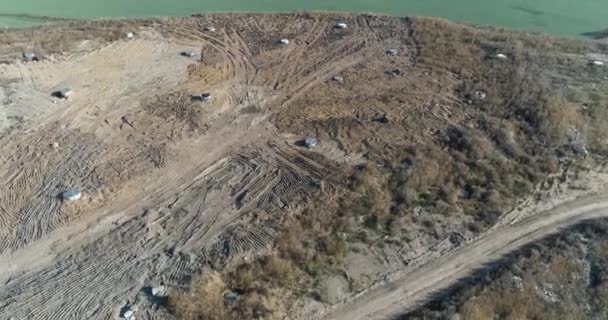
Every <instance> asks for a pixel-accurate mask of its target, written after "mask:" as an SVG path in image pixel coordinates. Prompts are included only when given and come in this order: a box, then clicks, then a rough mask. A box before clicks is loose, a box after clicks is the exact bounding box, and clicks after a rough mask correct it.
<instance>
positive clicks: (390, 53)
mask: <svg viewBox="0 0 608 320" xmlns="http://www.w3.org/2000/svg"><path fill="white" fill-rule="evenodd" d="M386 54H388V55H389V56H396V55H398V54H399V51H397V50H395V49H390V50H387V51H386Z"/></svg>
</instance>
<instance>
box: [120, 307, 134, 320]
mask: <svg viewBox="0 0 608 320" xmlns="http://www.w3.org/2000/svg"><path fill="white" fill-rule="evenodd" d="M122 318H123V319H127V320H135V311H133V310H131V309H127V310H126V311H125V312H124V313H123V314H122Z"/></svg>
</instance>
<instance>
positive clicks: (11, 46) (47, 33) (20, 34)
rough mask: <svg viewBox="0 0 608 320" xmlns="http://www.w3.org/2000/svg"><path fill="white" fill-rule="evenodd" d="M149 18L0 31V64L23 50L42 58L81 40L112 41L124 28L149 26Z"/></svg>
mask: <svg viewBox="0 0 608 320" xmlns="http://www.w3.org/2000/svg"><path fill="white" fill-rule="evenodd" d="M154 22H155V21H154V20H152V19H140V20H133V19H129V20H98V21H66V22H58V23H55V24H52V25H46V26H40V27H34V28H27V29H17V30H13V29H5V30H0V44H8V45H7V46H4V45H0V63H2V62H10V61H11V60H14V59H19V58H21V54H22V52H23V51H24V50H32V51H34V52H35V53H36V54H37V56H38V57H41V58H44V57H46V56H49V55H52V54H62V53H65V52H71V51H73V50H74V49H76V48H77V46H78V45H79V44H80V43H81V42H82V41H84V40H88V41H92V42H95V43H97V44H98V45H99V44H103V43H107V42H111V41H116V40H118V39H120V38H121V37H123V36H124V34H125V33H126V32H128V31H136V29H137V28H138V27H141V26H149V25H151V24H152V23H154Z"/></svg>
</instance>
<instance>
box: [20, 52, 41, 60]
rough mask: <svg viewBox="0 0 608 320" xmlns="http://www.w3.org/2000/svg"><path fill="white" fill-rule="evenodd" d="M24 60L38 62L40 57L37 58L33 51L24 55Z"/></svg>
mask: <svg viewBox="0 0 608 320" xmlns="http://www.w3.org/2000/svg"><path fill="white" fill-rule="evenodd" d="M23 59H24V60H25V61H37V60H38V57H36V54H35V53H34V52H32V51H25V52H24V53H23Z"/></svg>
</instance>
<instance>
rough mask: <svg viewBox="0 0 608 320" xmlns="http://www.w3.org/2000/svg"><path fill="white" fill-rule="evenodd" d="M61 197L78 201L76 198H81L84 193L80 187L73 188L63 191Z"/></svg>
mask: <svg viewBox="0 0 608 320" xmlns="http://www.w3.org/2000/svg"><path fill="white" fill-rule="evenodd" d="M61 197H62V198H63V200H65V201H76V200H80V198H82V193H81V192H80V190H79V189H71V190H67V191H65V192H63V193H62V194H61Z"/></svg>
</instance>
